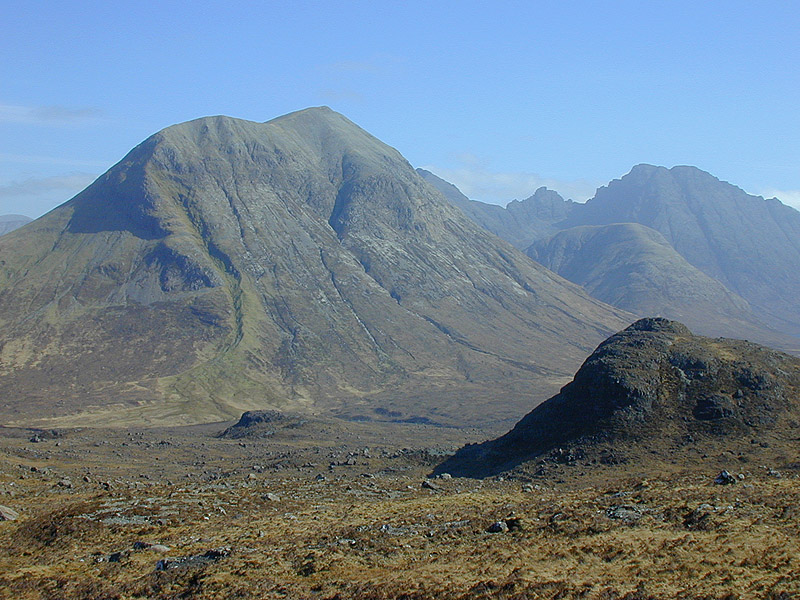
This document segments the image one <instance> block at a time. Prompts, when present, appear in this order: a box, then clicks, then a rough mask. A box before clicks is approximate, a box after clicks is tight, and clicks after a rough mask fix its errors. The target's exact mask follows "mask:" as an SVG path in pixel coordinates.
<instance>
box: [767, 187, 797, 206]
mask: <svg viewBox="0 0 800 600" xmlns="http://www.w3.org/2000/svg"><path fill="white" fill-rule="evenodd" d="M761 195H762V196H764V198H777V199H778V200H780V201H781V202H783V203H784V204H787V205H789V206H791V207H792V208H796V209H797V210H800V190H776V189H772V188H768V189H766V190H764V191H763V192H761Z"/></svg>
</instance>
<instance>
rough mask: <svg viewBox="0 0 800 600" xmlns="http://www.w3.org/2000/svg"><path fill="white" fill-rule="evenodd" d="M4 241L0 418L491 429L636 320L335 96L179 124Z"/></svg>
mask: <svg viewBox="0 0 800 600" xmlns="http://www.w3.org/2000/svg"><path fill="white" fill-rule="evenodd" d="M0 257H1V258H2V261H0V394H2V396H3V398H4V401H3V403H2V405H0V418H2V419H3V421H4V422H6V423H8V422H17V423H22V422H24V423H30V422H31V419H32V416H35V417H36V418H37V419H39V420H41V421H42V422H48V423H53V424H60V425H78V424H92V423H94V424H118V425H119V424H131V423H136V424H148V423H150V424H161V423H194V422H204V421H205V422H208V421H215V420H223V419H229V418H231V417H234V416H238V415H239V414H240V413H241V412H242V411H243V410H247V409H273V408H278V409H282V410H289V411H300V412H310V413H315V412H324V413H329V414H335V415H339V416H341V417H344V418H351V419H358V420H369V419H398V420H409V419H411V420H418V421H428V422H436V423H442V424H457V425H465V424H482V425H486V424H491V423H493V422H498V421H502V420H503V419H511V418H514V417H515V416H516V415H518V414H520V413H521V412H522V411H523V410H524V407H525V406H527V405H528V404H529V402H530V398H531V397H534V398H537V397H538V398H544V397H546V395H548V394H549V393H552V391H554V390H555V389H557V387H558V386H559V385H560V384H561V383H563V381H564V380H565V379H566V377H567V376H568V375H569V374H570V373H571V372H574V370H575V368H577V366H578V365H579V364H580V362H581V361H582V360H583V359H584V357H585V356H586V355H587V354H588V352H589V351H590V350H591V348H592V347H594V346H595V345H596V344H597V343H598V342H599V341H600V340H601V339H603V338H604V337H606V336H607V335H608V334H609V333H611V332H612V331H615V330H617V329H619V328H620V327H622V326H624V325H625V324H627V323H628V322H630V320H631V319H632V318H633V317H632V315H630V314H629V313H626V312H624V311H622V310H619V309H615V308H612V307H610V306H608V305H606V304H604V303H602V302H600V301H598V300H596V299H594V298H592V297H590V296H589V295H588V294H587V293H586V292H584V290H583V289H582V288H580V287H578V286H576V285H574V284H572V283H569V282H568V281H566V280H564V279H562V278H561V277H560V276H558V275H555V274H553V273H552V272H551V271H549V270H547V269H545V268H544V267H542V266H540V265H539V264H537V263H535V262H534V261H531V260H530V259H529V258H528V257H526V256H525V255H524V254H523V253H521V252H520V251H518V250H516V249H515V248H513V247H512V246H511V245H509V244H507V243H505V242H503V241H502V240H499V239H498V238H497V237H495V236H493V235H491V234H490V233H488V232H487V231H485V230H484V229H483V228H481V227H479V226H477V225H476V224H475V223H473V222H472V221H471V220H470V219H468V218H466V217H465V216H464V215H463V214H462V212H461V211H460V210H458V209H456V208H455V207H453V206H452V205H451V204H450V203H448V202H447V201H446V200H445V199H444V198H443V197H442V195H441V194H440V193H439V192H438V191H437V190H436V189H435V188H434V187H432V186H431V185H430V184H429V183H427V182H426V181H425V179H423V178H422V177H421V176H420V175H419V174H418V173H416V172H415V171H414V169H413V168H412V167H411V166H410V165H409V164H408V162H407V161H406V160H405V159H404V158H403V157H402V156H401V155H400V154H399V153H398V152H397V151H396V150H394V149H393V148H390V147H389V146H387V145H385V144H383V143H382V142H380V141H379V140H377V139H375V138H374V137H372V136H371V135H369V134H368V133H367V132H365V131H364V130H362V129H360V128H359V127H357V126H356V125H355V124H353V123H352V122H350V121H349V120H347V119H346V118H345V117H343V116H342V115H340V114H338V113H335V112H333V111H331V110H330V109H327V108H315V109H308V110H304V111H300V112H296V113H292V114H289V115H286V116H284V117H280V118H278V119H274V120H272V121H269V122H267V123H255V122H250V121H243V120H238V119H232V118H228V117H209V118H203V119H198V120H195V121H190V122H188V123H183V124H180V125H175V126H173V127H169V128H167V129H165V130H163V131H161V132H159V133H157V134H155V135H153V136H152V137H150V138H149V139H147V140H145V141H144V142H143V143H142V144H140V145H139V146H137V147H136V148H134V149H133V150H132V151H131V152H130V153H129V154H128V155H127V156H126V157H125V158H123V159H122V161H120V162H119V163H118V164H117V165H115V166H114V167H112V168H111V169H110V170H109V171H108V172H107V173H105V174H104V175H103V176H101V177H100V178H98V179H97V180H96V181H95V182H94V183H93V184H92V185H90V186H89V187H88V188H87V189H85V190H84V191H83V192H81V193H80V194H78V195H77V196H76V197H75V198H73V199H72V200H70V201H69V202H67V203H65V204H64V205H62V206H60V207H59V208H57V209H55V210H53V211H51V212H50V213H48V214H47V215H45V216H44V217H41V218H40V219H37V220H36V221H35V222H34V223H31V224H30V225H28V226H27V227H26V228H25V229H23V230H19V231H14V232H11V233H9V234H7V235H5V236H3V237H2V238H0ZM48 419H50V420H49V421H48Z"/></svg>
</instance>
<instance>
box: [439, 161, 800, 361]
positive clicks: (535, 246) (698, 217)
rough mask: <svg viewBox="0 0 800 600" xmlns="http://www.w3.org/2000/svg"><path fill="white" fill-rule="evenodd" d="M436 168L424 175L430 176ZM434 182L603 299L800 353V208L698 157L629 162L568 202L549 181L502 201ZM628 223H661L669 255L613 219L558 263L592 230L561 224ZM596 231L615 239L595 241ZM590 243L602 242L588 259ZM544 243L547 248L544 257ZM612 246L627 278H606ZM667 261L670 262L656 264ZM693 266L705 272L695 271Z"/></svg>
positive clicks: (614, 266)
mask: <svg viewBox="0 0 800 600" xmlns="http://www.w3.org/2000/svg"><path fill="white" fill-rule="evenodd" d="M434 178H435V176H431V177H430V178H429V179H430V180H431V181H432V182H435V181H434ZM437 179H438V178H437ZM436 185H437V186H438V187H439V189H442V190H449V191H448V192H447V193H446V194H445V195H446V196H447V197H448V199H450V200H451V202H453V203H454V204H456V205H457V206H459V207H461V208H462V210H463V211H464V212H465V214H467V215H468V216H469V217H470V218H471V219H472V220H473V221H475V222H476V223H478V224H479V225H481V226H482V227H484V228H486V229H488V230H489V231H492V232H493V233H495V234H496V235H498V236H499V237H502V238H503V239H505V240H507V241H509V242H511V243H514V244H516V245H519V243H520V241H521V240H525V239H532V244H531V245H530V246H528V247H527V248H532V249H531V250H530V251H527V248H526V251H527V253H528V254H529V255H530V256H532V257H534V258H535V259H536V260H539V261H540V262H542V264H545V265H546V266H548V267H550V268H551V269H553V270H555V271H557V272H559V274H561V275H563V276H565V277H566V278H567V279H569V280H570V281H573V282H575V283H579V284H581V285H587V286H588V287H587V289H588V291H589V292H590V293H592V294H593V295H594V296H595V297H596V298H598V299H600V300H603V301H605V302H610V303H611V304H613V305H615V306H618V307H620V308H624V309H626V310H633V311H634V312H636V313H637V314H640V315H642V316H646V315H654V314H661V315H665V316H669V317H671V318H677V319H681V320H685V321H686V322H687V323H689V324H690V325H691V326H692V327H694V328H697V330H698V331H700V332H702V333H705V334H708V335H725V336H733V337H744V338H748V339H753V340H756V341H758V342H760V343H764V344H769V345H771V346H774V347H777V348H780V349H783V350H787V351H791V352H794V353H798V352H800V304H798V303H797V302H796V298H797V295H798V293H800V251H798V248H800V235H798V234H799V233H800V212H798V211H796V210H795V209H793V208H791V207H788V206H785V205H783V204H781V203H780V202H779V201H778V200H775V199H772V200H764V199H763V198H760V197H756V196H751V195H749V194H746V193H745V192H743V191H742V190H740V189H739V188H737V187H735V186H732V185H730V184H729V183H725V182H722V181H720V180H718V179H717V178H715V177H713V176H712V175H709V174H708V173H705V172H703V171H701V170H699V169H697V168H695V167H673V168H672V169H666V168H664V167H653V166H650V165H639V166H637V167H634V168H633V170H632V171H631V172H630V173H629V174H627V175H625V176H624V177H622V178H621V179H620V180H615V181H612V182H611V183H610V184H609V185H608V186H606V187H603V188H600V189H599V190H598V191H597V194H596V196H595V197H594V198H593V199H591V200H589V201H588V202H587V203H586V204H578V203H574V202H568V201H565V200H563V199H561V198H560V196H558V195H557V194H555V192H547V196H546V198H547V201H546V202H543V201H542V200H543V198H540V200H539V201H538V202H532V201H531V200H532V199H534V198H536V196H539V195H540V193H541V192H542V190H539V191H537V194H536V195H534V196H532V197H531V198H530V199H528V200H525V201H523V202H522V203H519V202H512V203H510V204H509V205H508V207H507V208H506V209H499V208H498V207H496V206H493V205H486V204H483V203H480V202H475V201H471V200H467V199H466V198H465V197H463V195H461V193H460V192H459V191H458V190H457V188H455V187H454V186H452V185H451V184H449V183H447V182H445V181H442V180H439V183H437V184H436ZM448 186H449V187H448ZM458 196H460V198H458ZM526 206H527V207H529V208H530V207H536V208H535V209H534V211H533V213H532V214H533V217H530V216H526V215H525V214H521V215H520V214H519V213H520V210H521V209H522V208H523V207H526ZM512 213H515V216H512ZM532 223H533V225H531V224H532ZM631 223H635V224H639V225H644V226H646V227H647V228H649V229H650V230H651V231H652V230H656V231H657V232H659V233H661V234H662V235H663V240H666V242H667V243H668V244H669V245H670V246H671V247H672V249H673V251H674V253H677V255H675V254H673V255H672V256H671V257H670V258H669V259H666V254H665V251H666V249H664V248H660V247H658V248H657V247H656V246H654V245H653V243H652V242H653V240H652V239H651V238H652V234H648V235H638V236H634V235H628V236H627V238H626V241H625V243H624V246H625V252H627V253H628V256H625V255H624V254H623V253H621V252H620V251H619V250H620V248H619V247H617V244H616V243H613V242H614V240H613V236H610V235H608V234H609V233H610V232H611V231H616V232H617V233H619V232H621V231H622V230H621V229H610V230H606V235H604V236H601V237H597V234H596V233H595V235H594V236H592V237H593V239H594V242H593V243H592V244H590V245H589V246H587V247H586V249H585V250H584V251H583V253H582V256H583V258H582V259H581V258H578V257H577V256H576V257H575V259H574V260H571V261H569V262H570V265H569V268H567V267H566V262H567V261H566V259H565V257H564V256H562V254H563V253H564V252H565V250H566V248H567V246H566V245H565V244H567V245H568V246H569V248H571V249H572V251H575V252H577V251H578V246H582V245H583V242H580V244H579V243H578V241H579V240H587V231H589V230H585V229H576V230H575V231H573V232H571V233H567V232H566V231H568V230H570V229H571V228H573V227H582V226H607V225H620V224H631ZM520 232H522V233H520ZM560 232H564V233H560ZM526 236H527V237H526ZM567 240H570V241H569V242H567ZM663 240H659V244H660V243H661V241H663ZM600 241H604V242H609V243H612V247H608V248H606V247H603V246H601V245H600V244H599V242H600ZM590 248H591V250H592V251H594V252H600V253H601V254H598V255H597V258H598V260H597V261H595V259H594V258H593V257H592V256H591V252H590V251H589V249H590ZM550 252H555V255H554V256H552V257H551V256H550V255H549V253H550ZM611 257H617V258H619V259H622V260H625V261H627V262H628V263H629V264H628V266H626V267H624V268H623V270H627V272H628V275H627V277H629V278H630V277H633V271H636V272H637V273H638V274H637V275H636V277H635V278H636V281H635V282H634V281H632V280H629V281H628V284H625V285H624V286H623V287H622V288H621V289H615V288H616V287H617V286H618V285H619V284H620V276H621V273H620V268H622V267H620V265H619V263H618V261H617V260H611ZM679 257H682V259H683V260H681V259H680V258H679ZM584 259H585V260H584ZM650 261H652V262H650ZM667 267H668V273H660V272H659V271H662V270H663V269H667ZM687 267H691V268H687ZM606 269H611V270H610V271H606ZM700 272H702V273H703V274H705V275H706V277H707V278H710V279H712V280H714V281H713V282H712V281H709V279H707V278H706V279H704V278H703V277H700V276H699V273H700ZM667 282H670V283H671V284H675V285H674V286H672V285H667ZM681 282H682V283H681ZM678 284H679V285H678ZM631 286H633V287H634V288H635V292H634V291H633V289H632V287H631ZM632 293H633V296H631V294H632ZM731 299H733V302H731ZM743 299H744V300H745V302H746V304H747V305H749V308H748V307H747V306H744V305H743V304H742V300H743ZM693 304H694V306H692V305H693ZM704 315H706V316H704Z"/></svg>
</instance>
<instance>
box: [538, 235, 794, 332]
mask: <svg viewBox="0 0 800 600" xmlns="http://www.w3.org/2000/svg"><path fill="white" fill-rule="evenodd" d="M527 254H528V255H529V256H530V257H531V258H533V259H534V260H537V261H538V262H540V263H541V264H543V265H544V266H546V267H547V268H548V269H550V270H552V271H555V272H556V273H558V274H559V275H561V276H562V277H566V278H567V279H569V280H570V281H573V282H575V283H577V284H579V285H581V286H583V288H584V289H585V290H586V291H587V292H589V293H590V294H591V295H592V296H594V297H595V298H598V299H599V300H602V301H603V302H607V303H608V304H612V305H613V306H618V307H620V308H624V309H625V310H629V311H631V312H633V313H636V314H640V315H653V316H664V317H667V318H669V319H676V320H680V321H681V322H683V323H686V324H687V325H688V326H689V327H691V328H692V329H693V330H695V331H697V332H699V333H701V334H706V335H715V336H719V335H722V336H728V337H742V338H754V337H755V338H759V339H760V340H761V341H763V342H765V343H770V345H774V346H779V347H780V346H791V345H792V344H793V343H796V340H793V339H792V338H791V337H789V336H785V335H781V334H779V333H778V332H770V331H769V330H768V328H767V327H766V326H764V325H759V324H758V319H757V318H756V316H755V315H754V314H753V312H752V311H751V310H750V306H749V305H748V303H747V301H746V300H744V299H743V298H741V297H740V296H738V295H736V294H734V293H733V292H731V291H729V290H728V289H726V288H725V286H724V285H722V283H720V282H719V281H718V280H716V279H714V278H713V277H709V276H708V275H706V274H705V273H703V272H702V271H700V270H699V269H697V268H695V267H693V266H692V265H691V264H689V262H688V261H687V260H686V259H685V258H683V257H682V256H681V255H680V254H678V253H677V252H676V251H675V249H674V248H673V247H672V246H671V245H670V244H669V243H668V242H667V240H666V239H664V236H662V235H661V234H660V233H658V232H657V231H655V230H654V229H650V228H649V227H645V226H644V225H639V224H637V223H616V224H613V225H598V226H579V227H571V228H569V229H565V230H564V231H561V232H559V233H557V234H556V235H554V236H552V237H550V238H547V239H545V240H542V241H539V242H535V243H534V244H533V245H531V246H530V247H529V248H528V250H527Z"/></svg>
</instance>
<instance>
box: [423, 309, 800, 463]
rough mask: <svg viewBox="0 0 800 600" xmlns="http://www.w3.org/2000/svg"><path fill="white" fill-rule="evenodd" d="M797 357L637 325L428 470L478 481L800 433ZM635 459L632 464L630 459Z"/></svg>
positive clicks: (648, 322) (647, 322) (670, 326)
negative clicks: (518, 413) (489, 435)
mask: <svg viewBox="0 0 800 600" xmlns="http://www.w3.org/2000/svg"><path fill="white" fill-rule="evenodd" d="M798 392H800V359H798V358H796V357H792V356H789V355H786V354H783V353H781V352H777V351H774V350H770V349H768V348H764V347H762V346H758V345H756V344H751V343H748V342H744V341H739V340H730V339H723V338H719V339H711V338H705V337H701V336H695V335H693V334H692V333H691V332H690V331H689V329H688V328H687V327H685V326H684V325H682V324H680V323H677V322H674V321H668V320H666V319H658V318H656V319H642V320H640V321H637V322H636V323H634V324H633V325H631V326H630V327H628V328H627V329H625V330H624V331H621V332H619V333H617V334H615V335H613V336H611V337H610V338H609V339H608V340H606V341H605V342H603V343H602V344H601V345H600V346H599V347H598V348H597V350H595V352H594V353H593V354H592V355H591V356H590V357H589V358H588V359H587V360H586V362H585V363H584V364H583V366H582V367H581V368H580V370H579V371H578V372H577V373H576V374H575V378H574V379H573V381H572V382H571V383H569V384H567V385H566V386H564V388H562V390H561V392H560V393H559V394H558V395H556V396H554V397H553V398H551V399H550V400H547V401H546V402H544V403H542V404H541V405H539V406H538V407H536V408H535V409H534V410H533V411H532V412H530V413H529V414H528V415H526V416H525V417H524V418H523V419H522V420H521V421H520V422H519V423H518V424H517V425H516V426H515V427H514V428H513V429H512V430H511V431H510V432H509V433H507V434H506V435H504V436H502V437H500V438H498V439H496V440H492V441H488V442H485V443H483V444H478V445H471V446H467V447H465V448H463V449H462V450H460V451H459V452H458V453H457V454H456V455H455V456H454V457H452V458H450V459H448V460H447V461H446V462H445V463H444V464H442V465H441V466H440V467H439V468H438V469H437V472H447V473H451V474H453V475H467V476H477V477H483V476H487V475H492V474H496V473H500V472H503V471H506V470H509V469H513V468H514V467H517V466H519V465H522V464H524V463H530V461H534V460H541V459H543V458H546V459H548V460H555V461H557V462H572V461H575V460H589V459H591V460H595V461H602V460H603V455H604V454H606V455H608V454H609V453H615V454H617V455H618V459H619V458H624V459H630V460H637V459H640V458H641V457H642V456H645V455H647V454H648V453H649V452H655V453H657V454H658V453H661V454H662V456H663V455H666V452H665V449H666V448H669V447H670V446H671V445H673V444H674V443H675V440H693V442H692V444H693V445H695V446H698V447H702V444H703V440H715V439H716V440H719V439H724V440H725V441H726V443H727V442H730V441H743V440H745V441H747V442H748V443H749V441H750V440H751V439H752V438H753V437H756V438H757V437H759V436H762V435H765V434H771V433H776V434H777V435H780V436H783V437H784V438H786V439H787V440H789V439H794V438H796V437H797V434H798V429H800V397H799V396H798ZM637 457H638V458H637Z"/></svg>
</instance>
